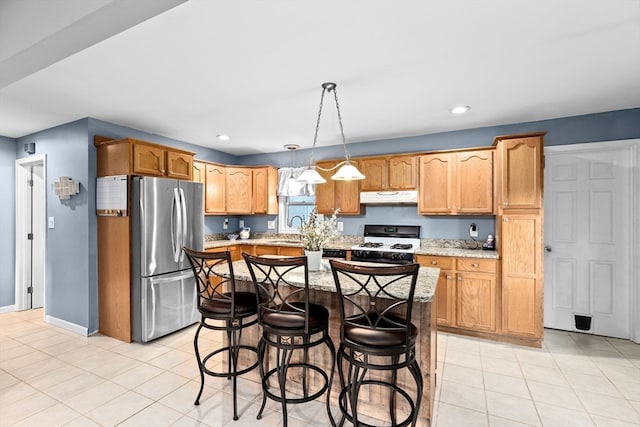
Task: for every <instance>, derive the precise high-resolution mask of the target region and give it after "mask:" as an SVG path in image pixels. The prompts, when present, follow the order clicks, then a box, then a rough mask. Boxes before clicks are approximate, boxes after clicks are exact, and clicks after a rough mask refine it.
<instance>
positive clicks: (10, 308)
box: [0, 304, 16, 314]
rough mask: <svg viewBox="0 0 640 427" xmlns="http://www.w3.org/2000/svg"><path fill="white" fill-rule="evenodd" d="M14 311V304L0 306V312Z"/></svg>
mask: <svg viewBox="0 0 640 427" xmlns="http://www.w3.org/2000/svg"><path fill="white" fill-rule="evenodd" d="M13 311H16V306H15V304H14V305H5V306H4V307H0V314H2V313H10V312H13Z"/></svg>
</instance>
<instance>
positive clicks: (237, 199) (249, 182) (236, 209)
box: [225, 166, 253, 214]
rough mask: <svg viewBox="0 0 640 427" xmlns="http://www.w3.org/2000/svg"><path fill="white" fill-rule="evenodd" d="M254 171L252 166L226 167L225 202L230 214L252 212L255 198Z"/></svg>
mask: <svg viewBox="0 0 640 427" xmlns="http://www.w3.org/2000/svg"><path fill="white" fill-rule="evenodd" d="M252 188H253V173H252V169H251V168H250V167H241V166H227V167H226V168H225V193H226V196H225V204H226V211H227V213H229V214H250V213H252V210H251V205H252V202H253V200H252V198H253V190H252Z"/></svg>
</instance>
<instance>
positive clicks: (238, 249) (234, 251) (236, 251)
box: [206, 245, 246, 261]
mask: <svg viewBox="0 0 640 427" xmlns="http://www.w3.org/2000/svg"><path fill="white" fill-rule="evenodd" d="M245 247H246V246H244V245H238V246H235V245H234V246H221V247H219V248H209V249H207V250H206V252H225V251H229V252H231V260H233V261H239V260H241V259H242V249H243V248H245Z"/></svg>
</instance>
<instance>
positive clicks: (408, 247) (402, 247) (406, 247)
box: [391, 243, 413, 249]
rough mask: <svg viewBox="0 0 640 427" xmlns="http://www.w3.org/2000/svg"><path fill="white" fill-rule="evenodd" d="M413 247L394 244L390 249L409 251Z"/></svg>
mask: <svg viewBox="0 0 640 427" xmlns="http://www.w3.org/2000/svg"><path fill="white" fill-rule="evenodd" d="M411 248H413V245H412V244H411V243H396V244H393V245H391V249H411Z"/></svg>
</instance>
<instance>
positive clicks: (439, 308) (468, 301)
mask: <svg viewBox="0 0 640 427" xmlns="http://www.w3.org/2000/svg"><path fill="white" fill-rule="evenodd" d="M417 259H418V263H419V264H420V265H423V266H425V267H437V268H440V278H439V280H438V286H437V288H436V296H435V298H436V322H437V324H438V326H446V327H451V328H457V329H466V330H469V331H480V332H491V333H494V332H496V330H497V329H496V325H497V323H496V319H497V316H496V307H497V286H498V278H497V271H498V261H497V260H494V259H477V258H456V257H443V256H425V255H417Z"/></svg>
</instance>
